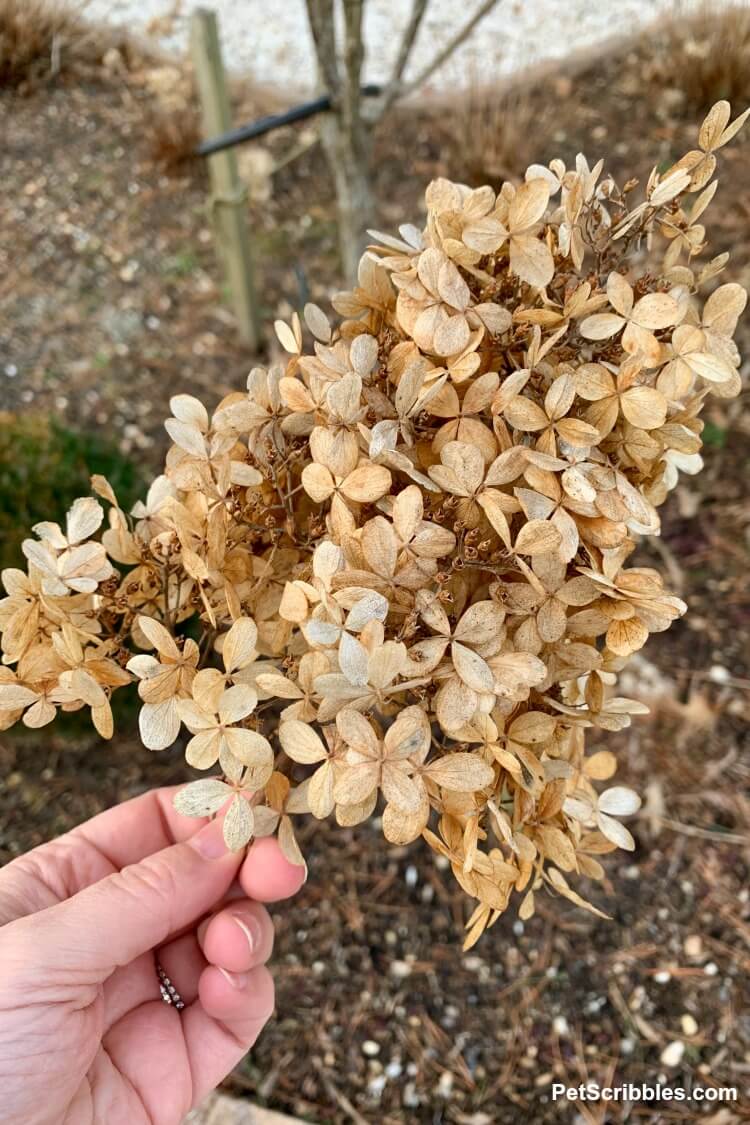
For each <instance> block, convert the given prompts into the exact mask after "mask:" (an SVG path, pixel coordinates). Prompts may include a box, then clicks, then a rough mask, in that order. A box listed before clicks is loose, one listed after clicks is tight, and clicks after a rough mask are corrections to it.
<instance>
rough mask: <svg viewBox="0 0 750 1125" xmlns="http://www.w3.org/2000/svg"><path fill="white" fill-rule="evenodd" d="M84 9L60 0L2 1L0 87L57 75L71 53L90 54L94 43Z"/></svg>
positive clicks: (80, 5)
mask: <svg viewBox="0 0 750 1125" xmlns="http://www.w3.org/2000/svg"><path fill="white" fill-rule="evenodd" d="M83 7H84V5H83V4H76V5H73V4H68V3H61V2H59V0H56V2H50V0H2V3H1V4H0V84H1V85H10V86H19V85H22V84H24V83H29V82H33V81H38V80H40V79H43V78H45V77H48V76H50V75H53V74H56V73H59V71H60V70H61V68H62V67H63V66H64V65H65V64H66V62H67V60H68V58H69V56H70V54H71V53H72V54H75V55H79V53H80V52H81V51H83V52H84V53H89V52H90V49H91V47H92V46H93V43H92V40H91V29H90V28H89V27H88V26H87V25H86V23H85V22H84V20H83V14H82V13H83Z"/></svg>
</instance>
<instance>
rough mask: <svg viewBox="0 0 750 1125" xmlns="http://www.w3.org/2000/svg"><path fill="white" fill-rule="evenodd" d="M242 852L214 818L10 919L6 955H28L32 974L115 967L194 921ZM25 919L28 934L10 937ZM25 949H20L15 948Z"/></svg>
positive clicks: (104, 973)
mask: <svg viewBox="0 0 750 1125" xmlns="http://www.w3.org/2000/svg"><path fill="white" fill-rule="evenodd" d="M241 860H242V853H232V852H228V851H227V849H226V846H225V844H224V841H223V838H222V826H221V823H220V822H219V821H212V822H211V823H210V824H207V825H205V827H204V828H202V829H201V830H200V832H198V833H196V835H195V836H193V837H191V839H189V840H187V841H186V842H185V843H181V844H175V845H174V846H173V847H170V848H164V849H163V851H159V852H155V853H154V854H153V855H150V856H148V857H147V858H146V859H144V860H142V861H141V862H140V863H134V864H132V865H131V866H129V867H124V868H123V869H122V871H119V872H117V873H116V874H114V875H108V876H107V877H106V878H105V879H101V880H100V881H99V882H98V883H93V884H92V885H91V886H89V887H86V889H85V890H82V891H79V892H78V894H76V895H73V897H72V898H69V899H67V900H66V901H65V902H61V903H59V904H58V905H56V906H50V907H48V908H47V909H46V910H42V911H40V912H39V913H37V914H33V915H30V916H29V917H27V918H22V919H19V920H18V921H17V922H13V923H11V924H10V925H9V926H8V927H7V930H8V931H11V932H12V935H11V933H9V934H8V937H9V938H10V937H11V936H12V937H13V938H15V939H16V940H14V942H13V953H14V956H13V961H14V962H15V966H14V967H15V969H16V971H17V972H20V971H22V966H21V965H20V964H19V963H18V962H19V961H20V960H22V959H23V958H24V957H28V959H29V965H30V967H31V968H32V969H33V971H34V973H35V975H36V974H38V972H39V970H40V968H42V967H43V968H44V971H45V974H46V979H47V980H50V977H51V976H56V975H57V974H58V973H59V974H60V975H61V976H63V977H65V978H66V979H67V980H68V981H69V979H70V975H69V974H70V972H71V971H74V974H75V979H76V981H77V982H78V983H98V982H99V981H103V980H104V979H106V977H108V976H109V975H110V973H112V972H113V971H114V970H115V969H116V968H118V967H120V966H122V965H127V964H129V962H130V961H132V960H134V958H136V957H138V956H139V955H140V954H141V953H145V952H146V951H147V950H150V949H153V948H155V947H156V946H159V945H161V944H162V943H163V942H164V941H166V939H167V938H168V937H169V936H170V934H173V933H175V932H176V931H177V930H181V929H183V928H185V927H187V926H190V925H191V924H193V923H194V922H196V921H197V920H198V919H199V918H200V917H201V916H202V915H203V914H206V913H207V912H208V911H209V910H210V909H211V907H212V906H214V905H215V904H216V902H217V901H218V900H219V899H221V897H222V896H223V895H224V894H225V893H226V891H227V890H228V889H229V887H230V885H231V883H232V881H233V879H234V878H235V876H236V874H237V871H238V869H239V866H240V863H241ZM24 926H26V927H27V928H28V931H29V940H28V941H23V940H21V941H18V940H17V939H19V938H21V937H22V935H21V934H20V932H19V931H20V930H21V929H23V927H24ZM24 950H25V953H24V952H23V951H24Z"/></svg>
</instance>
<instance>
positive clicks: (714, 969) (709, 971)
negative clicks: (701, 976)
mask: <svg viewBox="0 0 750 1125" xmlns="http://www.w3.org/2000/svg"><path fill="white" fill-rule="evenodd" d="M718 971H719V966H718V965H716V964H715V963H714V962H713V961H709V962H708V964H707V965H704V966H703V972H704V973H705V974H706V976H707V977H715V976H716V974H717V973H718Z"/></svg>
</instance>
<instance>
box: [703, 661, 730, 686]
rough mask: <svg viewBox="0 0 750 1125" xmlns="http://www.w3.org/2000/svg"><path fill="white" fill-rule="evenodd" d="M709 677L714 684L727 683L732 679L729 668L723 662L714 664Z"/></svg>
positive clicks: (709, 671)
mask: <svg viewBox="0 0 750 1125" xmlns="http://www.w3.org/2000/svg"><path fill="white" fill-rule="evenodd" d="M708 678H709V680H711V682H712V683H714V684H726V683H728V682H729V680H730V679H731V676H730V674H729V669H728V668H725V667H724V666H723V665H722V664H712V665H711V667H710V668H709V670H708Z"/></svg>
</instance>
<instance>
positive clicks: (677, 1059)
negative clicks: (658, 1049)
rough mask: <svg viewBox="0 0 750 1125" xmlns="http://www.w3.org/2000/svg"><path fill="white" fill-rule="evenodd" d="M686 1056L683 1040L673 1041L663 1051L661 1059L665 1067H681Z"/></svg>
mask: <svg viewBox="0 0 750 1125" xmlns="http://www.w3.org/2000/svg"><path fill="white" fill-rule="evenodd" d="M684 1054H685V1044H684V1043H683V1042H682V1040H681V1039H673V1040H672V1042H671V1043H669V1044H667V1046H666V1047H665V1048H664V1050H663V1051H662V1053H661V1055H660V1058H661V1061H662V1062H663V1063H664V1065H665V1066H679V1065H680V1063H681V1062H682V1056H683V1055H684Z"/></svg>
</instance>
